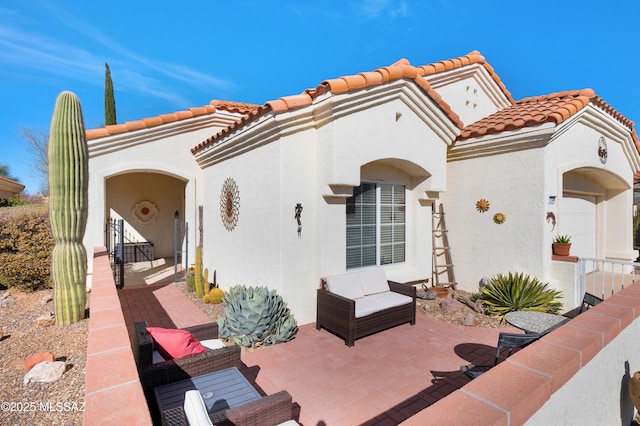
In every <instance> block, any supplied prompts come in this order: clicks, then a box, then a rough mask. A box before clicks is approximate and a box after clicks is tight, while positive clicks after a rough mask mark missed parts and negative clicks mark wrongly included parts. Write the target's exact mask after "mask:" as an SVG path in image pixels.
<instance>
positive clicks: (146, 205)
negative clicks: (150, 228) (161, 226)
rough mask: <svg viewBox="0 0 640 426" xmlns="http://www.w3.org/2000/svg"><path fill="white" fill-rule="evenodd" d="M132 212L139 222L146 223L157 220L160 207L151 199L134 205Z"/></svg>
mask: <svg viewBox="0 0 640 426" xmlns="http://www.w3.org/2000/svg"><path fill="white" fill-rule="evenodd" d="M131 214H132V215H133V217H134V218H135V219H136V220H137V221H138V222H140V223H142V224H144V225H146V224H148V223H151V222H153V221H154V220H156V217H158V208H157V207H156V205H155V204H153V203H152V202H151V201H140V202H139V203H138V204H136V205H135V206H133V209H132V210H131Z"/></svg>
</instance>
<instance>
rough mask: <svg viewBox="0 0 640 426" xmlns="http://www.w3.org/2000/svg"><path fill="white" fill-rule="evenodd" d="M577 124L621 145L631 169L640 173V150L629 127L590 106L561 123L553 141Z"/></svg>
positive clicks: (592, 105) (599, 109)
mask: <svg viewBox="0 0 640 426" xmlns="http://www.w3.org/2000/svg"><path fill="white" fill-rule="evenodd" d="M576 123H580V124H583V125H585V126H587V127H589V128H591V129H593V130H595V131H597V132H598V133H600V134H601V135H602V136H604V137H605V138H606V139H607V140H608V141H610V142H615V143H618V144H620V145H621V147H622V151H623V152H624V155H625V157H626V158H627V161H628V162H629V165H630V166H631V168H632V169H633V170H634V172H638V171H640V153H638V149H637V148H636V145H635V143H634V142H633V138H632V137H631V130H630V129H629V128H628V127H627V126H625V125H624V124H622V123H620V122H619V121H618V120H616V119H615V118H613V117H612V116H611V115H610V114H608V113H607V112H606V111H604V110H602V109H601V108H599V107H597V106H596V105H594V104H589V105H587V106H586V107H585V108H583V109H582V110H581V111H580V112H579V113H577V114H575V115H574V116H573V117H571V118H570V119H569V120H566V121H564V122H563V123H561V124H560V126H558V129H557V131H556V134H555V135H554V136H553V139H556V138H557V137H559V136H560V135H562V134H563V133H564V132H565V131H566V130H567V129H569V128H570V127H571V126H573V125H574V124H576Z"/></svg>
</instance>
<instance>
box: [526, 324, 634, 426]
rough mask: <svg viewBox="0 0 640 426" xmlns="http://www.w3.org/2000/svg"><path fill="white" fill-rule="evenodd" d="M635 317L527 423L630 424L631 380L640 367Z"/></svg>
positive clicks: (631, 409)
mask: <svg viewBox="0 0 640 426" xmlns="http://www.w3.org/2000/svg"><path fill="white" fill-rule="evenodd" d="M638 333H640V321H639V320H637V319H636V320H635V321H634V322H633V323H631V324H630V325H629V326H628V327H627V328H625V329H624V330H623V331H622V332H621V333H620V334H618V335H617V336H616V338H615V339H614V340H613V341H611V343H609V344H607V346H605V347H604V348H603V349H602V350H601V351H600V352H599V353H598V354H597V355H596V356H595V357H594V358H593V359H592V360H591V361H589V363H588V364H587V365H585V366H584V367H582V368H581V369H580V370H579V371H578V372H577V373H576V374H575V375H574V376H573V377H572V378H571V379H570V380H569V381H568V382H567V383H566V384H565V385H564V386H563V387H562V388H560V389H559V390H558V391H556V392H555V393H554V394H553V395H552V396H551V398H550V399H549V400H548V401H547V402H546V403H545V404H544V405H543V406H542V407H541V408H540V409H539V410H538V411H537V412H536V413H535V414H534V415H533V416H531V417H530V418H529V420H528V421H527V422H526V423H525V424H526V425H531V426H537V425H615V424H623V425H628V424H630V423H631V420H632V419H633V416H634V411H635V410H634V407H633V404H632V403H631V401H630V399H629V396H628V395H629V394H628V388H627V386H628V381H629V378H630V376H631V375H633V373H634V372H635V371H638V370H640V360H639V359H638V353H640V340H639V339H638V338H637V336H638Z"/></svg>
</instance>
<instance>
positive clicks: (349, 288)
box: [326, 273, 364, 300]
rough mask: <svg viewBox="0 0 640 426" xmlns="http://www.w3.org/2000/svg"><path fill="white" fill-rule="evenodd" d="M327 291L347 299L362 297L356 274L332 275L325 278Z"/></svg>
mask: <svg viewBox="0 0 640 426" xmlns="http://www.w3.org/2000/svg"><path fill="white" fill-rule="evenodd" d="M326 280H327V290H329V291H330V292H331V293H335V294H337V295H339V296H342V297H346V298H347V299H352V300H355V299H359V298H361V297H364V291H363V290H362V284H360V277H359V276H358V274H357V273H349V274H340V275H332V276H330V277H327V278H326Z"/></svg>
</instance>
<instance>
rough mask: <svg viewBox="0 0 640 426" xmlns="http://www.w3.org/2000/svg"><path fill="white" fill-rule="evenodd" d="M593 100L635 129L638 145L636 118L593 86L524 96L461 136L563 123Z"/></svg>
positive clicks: (467, 127)
mask: <svg viewBox="0 0 640 426" xmlns="http://www.w3.org/2000/svg"><path fill="white" fill-rule="evenodd" d="M589 103H592V104H594V105H596V106H598V107H599V108H601V109H603V110H604V111H605V112H607V113H608V114H610V115H611V116H612V117H613V118H614V119H616V120H617V121H619V122H620V123H622V124H623V125H624V126H625V127H627V128H628V129H629V130H630V131H631V136H632V138H633V141H634V142H635V143H636V146H637V145H638V136H637V134H636V132H635V130H634V129H633V121H631V120H629V119H627V118H625V117H624V116H623V115H622V114H620V113H619V112H617V111H616V110H615V109H613V107H611V106H610V105H609V104H607V103H606V102H605V101H604V100H602V98H600V97H599V96H597V95H596V94H595V92H594V91H593V90H591V89H582V90H570V91H564V92H557V93H551V94H549V95H544V96H534V97H531V98H525V99H522V100H520V101H518V102H516V104H515V105H513V106H511V107H508V108H505V109H503V110H501V111H498V112H496V113H494V114H491V115H490V116H488V117H485V118H483V119H481V120H478V121H476V122H475V123H472V124H470V125H468V126H466V127H465V128H464V129H463V130H462V133H460V136H458V140H463V139H469V138H474V137H481V136H485V135H490V134H496V133H501V132H504V131H506V130H516V129H521V128H523V127H529V126H536V125H539V124H543V123H549V122H554V123H556V124H560V123H562V122H563V121H565V120H567V119H568V118H569V117H571V116H573V115H574V114H575V113H577V112H578V111H580V110H581V109H582V108H584V107H585V106H587V105H588V104H589Z"/></svg>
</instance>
